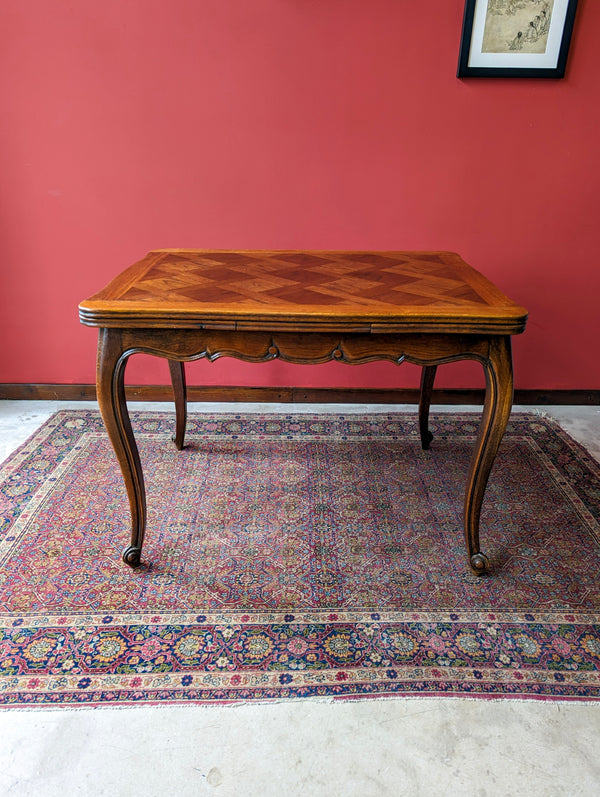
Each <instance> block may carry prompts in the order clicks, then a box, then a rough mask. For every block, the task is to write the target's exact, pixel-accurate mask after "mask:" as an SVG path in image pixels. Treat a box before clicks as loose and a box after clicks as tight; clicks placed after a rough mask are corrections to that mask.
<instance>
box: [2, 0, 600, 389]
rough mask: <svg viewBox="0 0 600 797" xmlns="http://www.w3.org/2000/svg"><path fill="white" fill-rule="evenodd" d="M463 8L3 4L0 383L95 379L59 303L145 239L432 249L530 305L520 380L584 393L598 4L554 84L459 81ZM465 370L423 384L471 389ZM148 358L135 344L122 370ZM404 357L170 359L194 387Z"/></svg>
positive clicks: (293, 2)
mask: <svg viewBox="0 0 600 797" xmlns="http://www.w3.org/2000/svg"><path fill="white" fill-rule="evenodd" d="M463 5H464V3H463V0H429V1H428V2H426V3H425V2H412V1H411V2H398V0H369V2H365V0H252V2H248V0H102V2H98V0H78V1H77V2H75V3H74V2H72V1H71V0H27V2H23V0H3V2H2V3H1V4H0V29H1V30H2V31H3V37H2V38H3V42H2V48H1V51H0V60H1V66H0V82H1V85H0V97H1V115H0V160H1V167H0V168H1V180H0V270H1V271H0V274H1V290H0V335H1V340H2V345H1V347H0V382H64V383H70V382H88V383H89V382H92V381H93V380H94V361H95V345H96V333H95V330H91V329H87V328H84V327H81V326H80V325H79V323H78V320H77V304H78V302H79V301H80V300H81V299H83V298H85V297H86V296H87V295H89V294H91V293H93V292H95V291H96V290H97V289H99V288H100V287H102V286H103V285H104V284H105V283H106V282H107V281H108V280H109V279H111V278H112V277H113V276H114V275H115V274H116V273H117V272H119V271H120V270H121V269H122V268H124V267H125V266H127V265H129V264H130V263H131V262H133V261H134V260H137V259H138V258H139V257H140V256H141V255H143V254H144V253H145V252H146V251H148V250H149V249H152V248H159V247H171V246H172V247H194V246H197V247H216V248H261V247H264V248H339V249H346V248H348V249H350V248H365V249H429V248H434V249H435V248H441V249H451V250H455V251H458V252H460V253H461V254H462V255H463V257H464V258H465V259H466V260H467V261H469V262H471V263H472V264H473V265H474V266H476V267H477V268H479V269H480V270H482V271H483V272H484V273H486V274H487V275H488V276H489V277H490V278H491V279H492V280H494V281H495V282H497V283H498V284H499V285H500V287H501V288H502V289H503V290H504V291H505V292H506V293H508V294H509V295H511V296H512V297H513V298H514V299H516V300H517V301H518V302H519V303H520V304H522V305H524V306H526V307H527V308H528V309H529V311H530V322H529V326H528V329H527V332H526V333H525V334H524V335H523V336H520V337H519V338H517V339H515V342H514V344H515V345H514V351H515V369H516V385H517V387H520V388H545V389H551V388H590V389H591V388H600V369H599V368H598V358H597V347H598V342H599V340H600V311H599V309H598V300H599V296H600V268H599V263H598V254H597V253H598V245H597V234H598V201H597V191H598V185H599V182H600V181H599V177H600V147H599V146H598V141H599V135H598V131H599V122H600V101H599V100H600V97H599V93H600V63H599V61H598V58H597V53H598V31H600V3H597V2H590V0H580V4H579V11H578V17H577V20H576V28H575V34H574V39H573V42H572V46H571V53H570V59H569V64H568V71H567V78H566V79H565V80H562V81H540V80H538V81H530V80H496V81H494V80H477V79H471V80H458V79H457V78H456V77H455V71H456V62H457V57H458V46H459V40H460V31H461V24H462V13H463ZM135 359H136V358H134V360H135ZM473 368H474V366H472V365H471V366H460V365H459V366H447V367H446V368H445V369H442V372H441V373H440V377H439V384H440V385H445V386H448V387H460V386H470V385H474V384H478V383H479V381H480V375H479V373H478V369H476V370H475V371H474V370H473ZM167 373H168V372H167V368H166V365H165V363H163V362H160V361H155V360H152V359H151V358H142V357H138V358H137V362H132V363H131V367H130V371H129V381H132V382H150V383H152V382H166V381H167ZM416 376H417V374H416V369H414V368H410V367H403V368H400V369H398V368H396V367H394V366H392V365H391V364H388V363H381V364H379V363H378V364H373V365H369V366H363V367H355V368H350V367H347V366H343V365H339V364H332V365H330V366H329V365H328V366H315V367H303V366H290V365H285V364H284V363H272V364H269V365H265V366H261V367H260V368H259V367H257V366H249V365H246V364H244V363H239V362H237V361H234V360H222V361H220V362H218V363H215V364H213V365H208V364H206V363H195V364H194V365H193V366H192V367H191V368H190V381H192V382H198V383H202V382H205V383H210V384H236V383H238V384H263V385H267V384H271V385H304V386H310V385H313V386H351V385H354V386H360V387H390V386H394V385H413V384H415V383H416Z"/></svg>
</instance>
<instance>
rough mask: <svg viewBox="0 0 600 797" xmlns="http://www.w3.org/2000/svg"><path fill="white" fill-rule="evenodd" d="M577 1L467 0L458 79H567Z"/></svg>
mask: <svg viewBox="0 0 600 797" xmlns="http://www.w3.org/2000/svg"><path fill="white" fill-rule="evenodd" d="M576 10H577V0H466V2H465V12H464V18H463V28H462V37H461V43H460V54H459V59H458V72H457V77H529V78H563V77H564V76H565V69H566V65H567V55H568V52H569V45H570V43H571V34H572V33H573V24H574V21H575V12H576Z"/></svg>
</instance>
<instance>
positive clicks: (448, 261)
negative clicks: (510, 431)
mask: <svg viewBox="0 0 600 797" xmlns="http://www.w3.org/2000/svg"><path fill="white" fill-rule="evenodd" d="M79 318H80V320H81V322H82V323H83V324H85V325H87V326H92V327H98V328H99V338H98V358H97V397H98V402H99V406H100V411H101V413H102V417H103V420H104V423H105V426H106V430H107V432H108V435H109V438H110V440H111V443H112V445H113V447H114V450H115V453H116V455H117V458H118V461H119V464H120V467H121V471H122V474H123V479H124V481H125V486H126V489H127V494H128V498H129V504H130V508H131V538H130V543H129V545H128V546H127V547H126V548H125V550H124V552H123V561H124V562H125V563H126V564H128V565H130V566H131V567H137V566H138V565H139V564H140V561H141V553H142V545H143V541H144V533H145V529H146V492H145V487H144V476H143V471H142V464H141V460H140V455H139V451H138V447H137V444H136V441H135V437H134V435H133V431H132V427H131V422H130V418H129V413H128V409H127V403H126V400H125V387H124V375H125V367H126V364H127V361H128V360H129V358H130V356H131V355H133V354H137V353H144V354H150V355H154V356H156V357H163V358H166V359H167V360H168V361H169V369H170V374H171V381H172V385H173V391H174V398H175V410H176V420H175V437H174V440H175V444H176V447H177V448H178V449H181V448H183V446H184V436H185V425H186V382H185V371H184V363H185V362H187V361H191V360H197V359H201V358H205V359H207V360H210V361H212V360H215V359H217V358H218V357H235V358H238V359H240V360H245V361H247V362H252V363H265V362H269V361H271V360H275V359H280V360H284V361H285V362H289V363H303V364H316V363H327V362H330V361H337V362H340V363H347V364H349V365H360V364H362V363H369V362H373V361H376V360H388V361H391V362H393V363H397V364H400V363H402V362H410V363H415V364H417V365H419V366H422V372H421V393H420V402H419V414H418V419H419V432H420V440H421V445H422V447H423V448H424V449H427V448H429V445H430V443H431V440H432V434H431V432H430V431H429V407H430V403H431V396H432V390H433V384H434V379H435V374H436V370H437V368H438V366H440V365H443V364H445V363H451V362H456V361H459V360H475V361H477V362H478V363H480V364H481V366H482V367H483V371H484V373H485V380H486V391H485V402H484V406H483V414H482V418H481V422H480V427H479V432H478V436H477V440H476V443H475V446H474V449H473V452H472V455H471V462H470V466H469V473H468V477H467V483H466V487H465V497H464V534H465V541H466V550H467V559H468V562H469V565H470V567H471V569H472V570H473V572H474V573H476V574H478V575H481V574H483V573H485V572H487V571H488V570H489V561H488V558H487V557H486V556H485V554H484V553H482V551H481V550H480V544H479V520H480V513H481V506H482V502H483V498H484V493H485V490H486V486H487V484H488V479H489V475H490V471H491V469H492V465H493V462H494V459H495V456H496V452H497V450H498V446H499V445H500V442H501V440H502V437H503V435H504V432H505V429H506V424H507V422H508V418H509V415H510V412H511V407H512V397H513V368H512V354H511V336H512V335H516V334H518V333H521V332H523V330H524V329H525V324H526V321H527V312H526V310H524V309H523V308H522V307H520V306H519V305H518V304H515V303H514V302H513V301H512V300H510V299H509V298H507V297H506V296H505V295H504V294H503V293H502V292H501V291H500V290H499V289H498V288H497V287H496V286H495V285H494V284H493V283H491V282H490V281H489V280H488V279H486V277H484V276H483V275H482V274H481V273H479V272H478V271H476V270H475V269H474V268H472V267H471V266H469V265H467V263H465V262H464V260H462V258H461V257H460V256H459V255H457V254H455V253H453V252H442V251H431V252H429V251H415V252H411V251H407V252H403V251H394V252H388V251H352V252H350V251H298V250H285V251H284V250H252V251H229V250H227V251H225V250H204V249H161V250H154V251H152V252H149V253H148V254H147V255H146V256H145V257H143V258H142V259H141V260H139V261H138V262H137V263H135V264H134V265H132V266H130V267H129V268H127V269H126V270H125V271H123V272H122V273H120V274H119V275H118V276H117V277H115V279H113V280H112V281H111V282H110V283H109V284H108V285H107V286H106V287H105V288H103V289H102V290H101V291H100V292H98V293H96V294H94V295H93V296H91V297H90V298H89V299H86V300H85V301H83V302H81V304H80V305H79Z"/></svg>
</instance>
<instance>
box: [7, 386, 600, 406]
mask: <svg viewBox="0 0 600 797" xmlns="http://www.w3.org/2000/svg"><path fill="white" fill-rule="evenodd" d="M126 394H127V399H128V400H129V401H171V400H172V398H173V393H172V391H171V386H170V385H129V386H128V387H127V388H126ZM483 397H484V392H483V390H470V389H452V390H450V389H443V388H442V389H439V390H434V391H433V402H432V403H433V404H475V405H482V404H483ZM0 399H13V400H15V399H16V400H29V401H31V400H39V401H95V399H96V386H95V385H64V384H60V385H59V384H0ZM188 401H210V402H225V401H231V402H263V403H272V402H276V403H284V404H289V403H306V404H418V402H419V391H418V390H416V389H412V388H400V389H398V390H392V389H381V390H372V389H362V388H361V389H359V388H306V387H228V386H223V387H219V386H216V387H212V386H199V385H188ZM514 403H515V404H525V405H536V404H567V405H568V404H572V405H579V406H583V405H592V406H596V405H600V390H515V399H514Z"/></svg>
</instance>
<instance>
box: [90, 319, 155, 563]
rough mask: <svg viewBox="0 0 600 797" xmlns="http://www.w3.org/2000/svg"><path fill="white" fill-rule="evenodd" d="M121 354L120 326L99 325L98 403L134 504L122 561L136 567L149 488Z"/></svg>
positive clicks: (142, 536)
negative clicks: (129, 407)
mask: <svg viewBox="0 0 600 797" xmlns="http://www.w3.org/2000/svg"><path fill="white" fill-rule="evenodd" d="M122 355H123V345H122V339H121V332H120V330H118V329H100V330H99V338H98V364H97V372H96V389H97V396H98V404H99V405H100V412H101V413H102V418H103V419H104V425H105V426H106V431H107V432H108V436H109V438H110V441H111V443H112V445H113V448H114V450H115V453H116V455H117V459H118V460H119V465H120V466H121V472H122V474H123V479H124V481H125V488H126V490H127V495H128V497H129V506H130V508H131V543H130V545H129V546H128V547H127V548H126V549H125V550H124V551H123V561H124V562H125V563H126V564H128V565H129V566H130V567H137V566H138V565H139V564H140V556H141V551H142V544H143V541H144V531H145V528H146V490H145V487H144V475H143V473H142V466H141V462H140V455H139V452H138V448H137V445H136V442H135V439H134V437H133V431H132V429H131V421H130V419H129V413H128V411H127V403H126V401H125V387H124V381H123V379H124V373H125V365H126V363H127V358H126V357H123V356H122Z"/></svg>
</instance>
